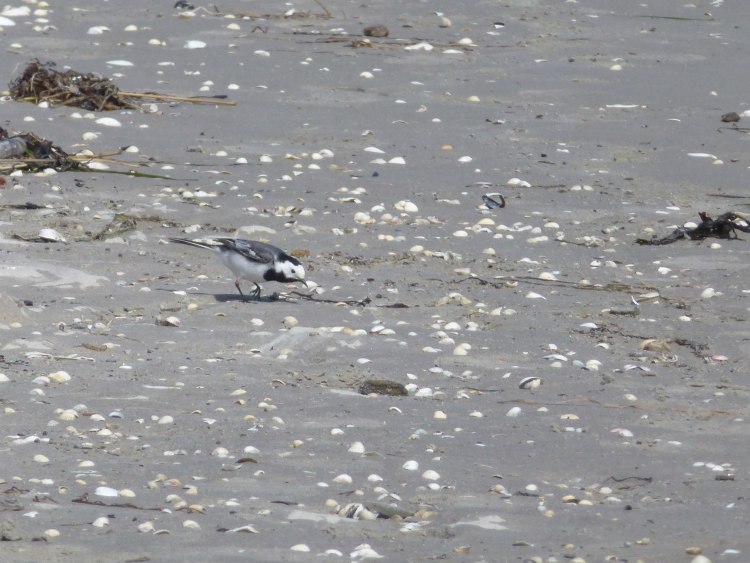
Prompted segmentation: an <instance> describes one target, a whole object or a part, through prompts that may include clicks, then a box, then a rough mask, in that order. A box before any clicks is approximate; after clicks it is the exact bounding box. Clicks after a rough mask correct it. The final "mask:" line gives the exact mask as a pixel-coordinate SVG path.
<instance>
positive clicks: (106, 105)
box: [9, 59, 137, 111]
mask: <svg viewBox="0 0 750 563" xmlns="http://www.w3.org/2000/svg"><path fill="white" fill-rule="evenodd" d="M54 66H55V63H52V62H48V63H45V64H42V63H41V62H39V60H38V59H34V60H33V61H31V62H30V63H29V64H28V65H26V68H25V69H24V70H23V72H22V73H21V75H20V76H19V77H18V78H16V79H14V80H13V81H12V82H11V83H10V84H9V89H10V95H11V97H12V98H13V99H14V100H23V101H29V102H34V103H36V104H38V103H40V102H48V103H49V104H50V105H53V106H76V107H80V108H83V109H86V110H89V111H103V110H113V109H137V106H135V105H134V104H133V103H131V102H130V101H128V100H127V99H126V98H125V97H124V96H122V95H120V89H119V88H118V87H117V85H116V84H115V83H114V82H112V80H110V79H109V78H102V77H101V76H99V75H97V74H94V73H90V72H89V73H81V72H78V71H76V70H72V69H71V70H67V71H65V72H60V71H58V70H55V69H54V68H53V67H54Z"/></svg>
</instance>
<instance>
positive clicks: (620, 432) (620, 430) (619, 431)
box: [610, 428, 633, 438]
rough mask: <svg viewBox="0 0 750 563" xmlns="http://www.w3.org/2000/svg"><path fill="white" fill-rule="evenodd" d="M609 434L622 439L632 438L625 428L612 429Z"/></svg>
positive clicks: (631, 434)
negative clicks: (612, 433) (611, 433)
mask: <svg viewBox="0 0 750 563" xmlns="http://www.w3.org/2000/svg"><path fill="white" fill-rule="evenodd" d="M610 432H614V433H615V434H617V435H619V436H622V437H623V438H632V437H633V433H632V432H631V431H630V430H628V429H627V428H613V429H612V430H610Z"/></svg>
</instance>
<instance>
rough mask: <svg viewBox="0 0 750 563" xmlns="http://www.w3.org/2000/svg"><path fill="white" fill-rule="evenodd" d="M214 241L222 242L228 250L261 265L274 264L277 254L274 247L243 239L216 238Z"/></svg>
mask: <svg viewBox="0 0 750 563" xmlns="http://www.w3.org/2000/svg"><path fill="white" fill-rule="evenodd" d="M213 240H215V241H217V242H220V243H221V244H223V245H224V246H225V247H226V248H229V249H231V250H234V251H235V252H239V253H240V254H242V255H243V256H244V257H245V258H247V259H248V260H252V261H253V262H258V263H259V264H269V263H271V262H273V260H274V256H275V254H276V253H275V252H274V247H272V246H271V245H268V244H265V243H262V242H258V241H256V240H245V239H241V238H216V239H213Z"/></svg>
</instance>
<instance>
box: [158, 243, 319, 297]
mask: <svg viewBox="0 0 750 563" xmlns="http://www.w3.org/2000/svg"><path fill="white" fill-rule="evenodd" d="M169 240H170V241H171V242H177V243H180V244H187V245H189V246H197V247H198V248H207V249H208V250H213V251H214V252H217V253H218V254H219V256H221V261H222V262H224V265H225V266H226V267H227V268H229V269H230V270H232V273H233V274H234V276H235V279H234V285H235V286H236V287H237V291H239V292H240V295H241V296H242V297H243V298H244V297H245V294H244V293H242V289H241V288H240V280H241V279H243V280H247V281H251V282H253V283H254V284H255V291H253V292H252V293H251V294H250V295H251V296H253V297H256V298H258V297H260V285H258V282H263V281H275V282H281V283H292V282H302V283H303V284H305V287H307V282H306V281H305V279H304V278H305V268H304V267H303V266H302V264H300V261H299V260H297V259H296V258H295V257H293V256H289V254H287V253H286V252H284V251H283V250H281V249H280V248H277V247H275V246H272V245H270V244H266V243H264V242H258V241H255V240H245V239H239V238H213V239H209V240H210V241H211V242H210V243H209V242H198V241H194V240H190V239H186V238H170V239H169Z"/></svg>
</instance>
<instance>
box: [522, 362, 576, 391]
mask: <svg viewBox="0 0 750 563" xmlns="http://www.w3.org/2000/svg"><path fill="white" fill-rule="evenodd" d="M565 359H566V360H567V358H565ZM541 384H542V378H541V377H534V376H532V377H524V378H523V379H522V380H521V382H520V383H519V384H518V387H519V389H536V388H537V387H539V386H540V385H541Z"/></svg>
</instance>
